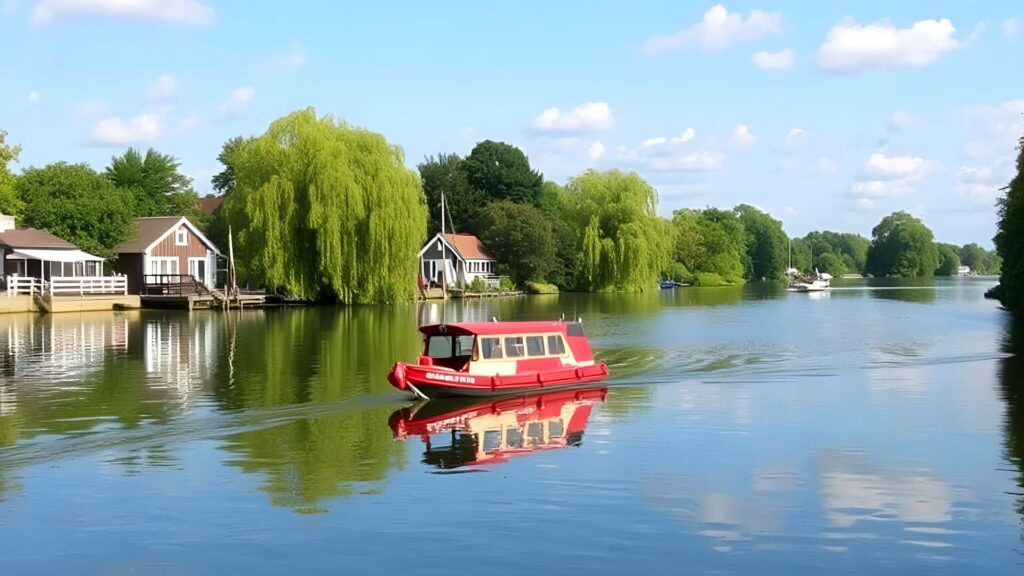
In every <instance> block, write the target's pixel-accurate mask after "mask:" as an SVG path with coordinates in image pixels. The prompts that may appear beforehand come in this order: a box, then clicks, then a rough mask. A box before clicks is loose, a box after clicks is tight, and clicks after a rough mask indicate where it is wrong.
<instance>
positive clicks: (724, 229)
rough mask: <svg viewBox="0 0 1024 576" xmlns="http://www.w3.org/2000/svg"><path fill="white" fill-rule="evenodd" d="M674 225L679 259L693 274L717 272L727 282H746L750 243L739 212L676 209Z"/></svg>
mask: <svg viewBox="0 0 1024 576" xmlns="http://www.w3.org/2000/svg"><path fill="white" fill-rule="evenodd" d="M672 227H673V228H674V229H675V233H674V234H673V235H672V238H673V240H674V247H675V251H674V256H675V260H676V261H678V262H680V263H681V264H683V266H685V267H686V268H687V269H688V270H689V271H690V272H691V273H693V274H702V273H704V274H716V275H718V276H719V277H721V278H722V279H723V280H724V281H725V282H728V283H742V281H743V270H744V261H745V259H746V257H747V254H746V243H745V236H744V232H743V224H742V223H741V222H740V220H739V217H738V216H737V215H736V213H735V212H733V211H730V210H719V209H717V208H706V209H704V210H689V209H684V210H676V211H675V213H673V215H672Z"/></svg>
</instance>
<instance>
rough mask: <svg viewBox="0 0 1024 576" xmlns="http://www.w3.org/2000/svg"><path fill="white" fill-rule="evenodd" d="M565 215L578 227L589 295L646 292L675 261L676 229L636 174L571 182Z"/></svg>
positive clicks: (582, 283) (591, 175)
mask: <svg viewBox="0 0 1024 576" xmlns="http://www.w3.org/2000/svg"><path fill="white" fill-rule="evenodd" d="M565 203H566V214H568V215H569V216H570V217H571V218H572V222H573V223H574V225H575V235H576V245H577V246H578V247H579V248H580V253H581V258H580V265H579V271H578V276H577V285H578V286H579V287H580V288H582V289H584V290H590V291H593V290H623V291H642V290H645V289H651V288H653V287H654V286H655V283H656V282H657V280H658V277H659V276H660V274H661V272H662V270H664V269H665V267H666V266H667V265H668V263H669V262H670V261H671V260H670V259H671V250H672V228H671V225H670V224H669V223H668V222H667V221H665V220H663V219H661V218H658V216H657V215H656V208H657V203H658V198H657V193H656V192H655V190H654V188H653V187H652V186H651V185H650V184H648V183H647V182H645V181H644V180H643V179H642V178H640V176H638V175H637V174H636V173H635V172H630V173H625V172H620V171H618V170H610V171H608V172H598V171H596V170H588V171H586V172H584V173H583V174H582V175H580V176H577V177H575V178H573V179H571V180H570V181H569V184H568V185H567V186H566V194H565Z"/></svg>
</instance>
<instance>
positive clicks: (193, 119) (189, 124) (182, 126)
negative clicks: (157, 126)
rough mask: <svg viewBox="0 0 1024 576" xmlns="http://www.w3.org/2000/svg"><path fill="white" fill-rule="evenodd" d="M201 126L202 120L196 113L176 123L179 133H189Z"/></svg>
mask: <svg viewBox="0 0 1024 576" xmlns="http://www.w3.org/2000/svg"><path fill="white" fill-rule="evenodd" d="M201 124H202V118H201V117H200V116H199V114H197V113H192V114H189V115H188V116H186V117H185V118H183V119H182V120H181V122H178V131H179V132H191V131H192V130H195V129H196V128H199V126H200V125H201Z"/></svg>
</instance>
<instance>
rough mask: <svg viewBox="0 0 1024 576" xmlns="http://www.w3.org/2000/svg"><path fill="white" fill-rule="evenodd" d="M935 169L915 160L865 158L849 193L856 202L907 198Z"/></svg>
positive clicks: (925, 161)
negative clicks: (904, 196) (905, 195)
mask: <svg viewBox="0 0 1024 576" xmlns="http://www.w3.org/2000/svg"><path fill="white" fill-rule="evenodd" d="M938 167H939V164H938V163H936V162H929V161H927V160H925V159H923V158H921V157H919V156H887V155H885V154H883V153H880V152H876V153H874V154H872V155H871V156H869V157H868V160H867V162H866V163H865V164H864V168H863V169H862V170H861V172H860V174H859V175H858V176H857V181H856V182H855V183H854V184H853V187H852V188H851V189H850V191H851V193H852V194H853V195H854V196H856V197H859V198H887V197H891V196H901V195H903V194H909V193H910V192H913V191H914V188H915V186H916V185H917V183H918V182H920V180H921V179H922V178H923V177H924V176H925V174H927V173H928V172H929V171H930V170H932V169H934V168H938Z"/></svg>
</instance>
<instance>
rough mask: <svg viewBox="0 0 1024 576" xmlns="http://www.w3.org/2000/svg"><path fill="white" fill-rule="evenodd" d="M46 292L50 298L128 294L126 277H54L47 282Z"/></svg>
mask: <svg viewBox="0 0 1024 576" xmlns="http://www.w3.org/2000/svg"><path fill="white" fill-rule="evenodd" d="M46 288H47V289H46V292H47V293H48V294H50V295H52V296H74V295H78V296H86V295H88V294H121V295H127V294H128V278H127V277H126V276H55V277H53V278H51V279H50V281H49V282H47V286H46Z"/></svg>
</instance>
